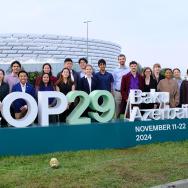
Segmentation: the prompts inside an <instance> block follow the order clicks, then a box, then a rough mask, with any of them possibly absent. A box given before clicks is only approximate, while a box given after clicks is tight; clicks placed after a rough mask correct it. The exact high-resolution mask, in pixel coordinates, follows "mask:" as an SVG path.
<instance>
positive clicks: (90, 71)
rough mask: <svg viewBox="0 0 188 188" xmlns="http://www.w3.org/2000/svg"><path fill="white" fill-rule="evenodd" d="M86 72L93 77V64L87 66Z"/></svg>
mask: <svg viewBox="0 0 188 188" xmlns="http://www.w3.org/2000/svg"><path fill="white" fill-rule="evenodd" d="M85 73H86V75H87V76H89V77H91V75H92V73H93V69H92V67H91V66H89V65H87V66H86V70H85Z"/></svg>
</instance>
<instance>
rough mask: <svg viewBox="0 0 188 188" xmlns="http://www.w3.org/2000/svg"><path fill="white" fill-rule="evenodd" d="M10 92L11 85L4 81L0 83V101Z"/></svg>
mask: <svg viewBox="0 0 188 188" xmlns="http://www.w3.org/2000/svg"><path fill="white" fill-rule="evenodd" d="M8 94H9V85H8V84H7V83H5V82H2V83H1V85H0V101H1V102H2V100H3V99H4V98H5V97H6V96H7V95H8Z"/></svg>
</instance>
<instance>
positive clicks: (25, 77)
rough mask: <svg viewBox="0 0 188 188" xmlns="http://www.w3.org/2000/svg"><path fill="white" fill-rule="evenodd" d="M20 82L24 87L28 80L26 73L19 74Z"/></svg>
mask: <svg viewBox="0 0 188 188" xmlns="http://www.w3.org/2000/svg"><path fill="white" fill-rule="evenodd" d="M19 80H20V83H21V84H23V85H24V84H26V83H27V80H28V77H27V74H26V73H25V72H21V73H20V74H19Z"/></svg>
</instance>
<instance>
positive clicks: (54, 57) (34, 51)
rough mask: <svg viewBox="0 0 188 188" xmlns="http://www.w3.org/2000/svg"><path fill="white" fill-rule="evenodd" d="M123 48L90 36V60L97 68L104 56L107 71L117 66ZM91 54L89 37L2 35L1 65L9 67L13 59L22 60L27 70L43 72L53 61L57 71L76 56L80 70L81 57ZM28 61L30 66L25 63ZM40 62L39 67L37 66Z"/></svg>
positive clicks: (54, 70) (0, 38)
mask: <svg viewBox="0 0 188 188" xmlns="http://www.w3.org/2000/svg"><path fill="white" fill-rule="evenodd" d="M120 52H121V47H120V46H119V45H118V44H116V43H113V42H109V41H103V40H96V39H89V40H88V59H89V63H90V64H92V65H93V67H94V69H96V70H97V68H98V66H97V62H98V60H99V59H101V58H104V59H105V60H106V62H107V70H108V71H112V70H113V69H114V68H115V67H116V66H117V56H118V55H119V54H120ZM86 56H87V40H86V39H85V38H80V37H72V36H62V35H40V34H14V33H13V34H0V67H1V68H3V69H4V70H7V69H8V68H9V66H10V63H11V62H12V61H13V60H19V61H20V62H21V63H22V64H23V66H24V68H25V69H26V70H27V71H40V70H41V66H42V64H43V63H46V62H49V63H51V64H52V67H53V72H54V73H56V72H59V70H61V69H62V63H63V62H64V59H65V58H67V57H70V58H72V59H73V61H74V64H75V68H76V69H78V64H77V62H78V59H79V58H81V57H86ZM26 64H27V66H25V65H26ZM36 64H37V66H36Z"/></svg>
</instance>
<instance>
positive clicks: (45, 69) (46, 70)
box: [43, 65, 51, 74]
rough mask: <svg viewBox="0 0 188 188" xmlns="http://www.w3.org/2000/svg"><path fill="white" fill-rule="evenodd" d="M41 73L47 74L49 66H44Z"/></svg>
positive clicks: (49, 69)
mask: <svg viewBox="0 0 188 188" xmlns="http://www.w3.org/2000/svg"><path fill="white" fill-rule="evenodd" d="M43 72H44V73H48V74H49V73H50V72H51V68H50V66H49V65H45V66H44V68H43Z"/></svg>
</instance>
